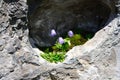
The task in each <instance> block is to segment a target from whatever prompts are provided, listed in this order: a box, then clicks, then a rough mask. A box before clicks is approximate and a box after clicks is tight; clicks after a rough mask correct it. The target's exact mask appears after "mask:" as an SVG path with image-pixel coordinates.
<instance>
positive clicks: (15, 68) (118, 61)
mask: <svg viewBox="0 0 120 80" xmlns="http://www.w3.org/2000/svg"><path fill="white" fill-rule="evenodd" d="M56 1H57V2H59V1H60V0H56ZM67 1H68V0H67ZM104 1H106V2H107V1H108V0H104ZM117 1H118V0H116V4H117ZM109 3H110V2H109ZM109 3H108V4H109ZM118 5H119V4H117V6H118ZM119 10H120V9H119V6H118V11H119ZM26 17H27V5H26V0H1V1H0V80H120V18H119V12H118V16H117V17H115V16H112V15H111V16H110V18H109V20H108V23H107V24H106V26H104V28H103V29H101V30H100V31H98V32H97V33H96V34H95V36H94V37H93V38H92V39H91V40H89V41H88V42H86V43H85V44H84V45H81V46H75V47H73V48H72V49H71V50H70V51H68V52H67V54H66V55H67V57H66V59H65V61H64V62H63V63H58V64H54V63H48V62H47V61H45V60H44V59H42V58H41V57H40V56H39V53H41V51H40V50H39V49H37V48H32V47H31V45H30V43H29V39H28V32H29V30H28V27H27V19H26Z"/></svg>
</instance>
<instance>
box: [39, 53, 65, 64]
mask: <svg viewBox="0 0 120 80" xmlns="http://www.w3.org/2000/svg"><path fill="white" fill-rule="evenodd" d="M41 57H42V58H44V59H46V60H47V61H49V62H51V63H53V62H54V63H58V62H63V61H64V59H65V52H49V53H44V54H41Z"/></svg>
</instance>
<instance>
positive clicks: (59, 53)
mask: <svg viewBox="0 0 120 80" xmlns="http://www.w3.org/2000/svg"><path fill="white" fill-rule="evenodd" d="M91 37H92V35H90V34H88V35H86V38H84V37H83V36H81V35H80V34H74V35H73V36H72V37H68V36H67V37H66V38H64V43H63V44H60V43H59V42H58V41H57V42H56V44H55V45H54V46H52V47H49V48H47V49H46V50H45V51H44V54H41V57H42V58H44V59H46V60H47V61H49V62H51V63H53V62H54V63H58V62H62V61H64V59H65V53H66V52H67V51H68V50H70V49H71V48H72V47H74V46H76V45H82V44H84V43H85V42H86V41H87V40H88V39H90V38H91Z"/></svg>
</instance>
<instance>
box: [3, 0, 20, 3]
mask: <svg viewBox="0 0 120 80" xmlns="http://www.w3.org/2000/svg"><path fill="white" fill-rule="evenodd" d="M4 1H5V2H6V3H11V2H18V1H19V0H4Z"/></svg>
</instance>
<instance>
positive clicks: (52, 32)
mask: <svg viewBox="0 0 120 80" xmlns="http://www.w3.org/2000/svg"><path fill="white" fill-rule="evenodd" d="M50 35H51V36H52V37H54V36H55V35H57V33H56V31H55V30H54V29H52V30H51V33H50Z"/></svg>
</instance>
